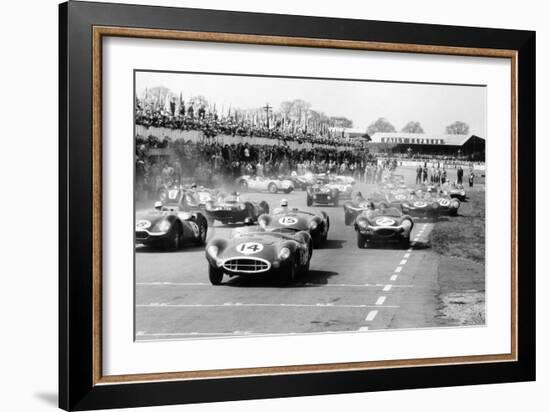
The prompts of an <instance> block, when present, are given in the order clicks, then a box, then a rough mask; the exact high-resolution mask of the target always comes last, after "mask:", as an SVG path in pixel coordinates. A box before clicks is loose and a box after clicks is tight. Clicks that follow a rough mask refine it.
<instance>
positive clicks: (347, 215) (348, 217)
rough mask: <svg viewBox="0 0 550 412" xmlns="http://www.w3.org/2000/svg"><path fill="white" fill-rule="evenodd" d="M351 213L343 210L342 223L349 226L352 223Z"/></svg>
mask: <svg viewBox="0 0 550 412" xmlns="http://www.w3.org/2000/svg"><path fill="white" fill-rule="evenodd" d="M353 220H354V219H353V215H352V214H351V213H348V212H344V223H345V225H346V226H350V225H351V224H352V223H353Z"/></svg>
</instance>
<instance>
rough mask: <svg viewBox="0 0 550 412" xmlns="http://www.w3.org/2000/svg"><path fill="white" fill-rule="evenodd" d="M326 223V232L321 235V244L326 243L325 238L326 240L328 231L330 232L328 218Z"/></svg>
mask: <svg viewBox="0 0 550 412" xmlns="http://www.w3.org/2000/svg"><path fill="white" fill-rule="evenodd" d="M326 222H327V228H326V230H325V231H324V232H325V233H323V234H322V235H321V242H322V243H325V242H326V241H327V238H328V231H329V230H330V220H329V218H328V217H327V218H326Z"/></svg>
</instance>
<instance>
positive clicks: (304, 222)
mask: <svg viewBox="0 0 550 412" xmlns="http://www.w3.org/2000/svg"><path fill="white" fill-rule="evenodd" d="M258 223H259V224H260V226H261V227H262V228H264V229H265V230H267V231H270V230H274V231H283V232H288V233H292V232H301V231H306V232H308V233H309V234H310V235H311V238H312V240H313V245H314V247H316V248H317V247H319V246H320V245H321V244H322V243H324V242H325V241H326V240H327V237H328V231H329V228H330V221H329V217H328V215H327V214H326V213H325V212H323V211H321V212H315V213H314V212H308V211H304V210H299V209H288V210H277V209H275V211H274V212H273V213H271V214H269V215H268V214H263V215H261V216H260V217H259V218H258Z"/></svg>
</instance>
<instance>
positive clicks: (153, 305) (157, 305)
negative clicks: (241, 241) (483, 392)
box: [136, 285, 399, 309]
mask: <svg viewBox="0 0 550 412" xmlns="http://www.w3.org/2000/svg"><path fill="white" fill-rule="evenodd" d="M388 287H389V288H388ZM386 288H388V289H386ZM390 288H391V285H386V286H385V288H384V290H390ZM228 306H237V307H275V308H277V307H279V308H320V307H321V308H335V309H341V308H374V307H384V308H399V306H397V305H385V306H376V305H334V304H332V303H316V304H305V303H229V302H226V303H224V304H172V303H147V304H138V305H136V307H137V308H223V307H228Z"/></svg>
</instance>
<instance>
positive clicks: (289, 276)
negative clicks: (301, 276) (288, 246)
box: [279, 259, 298, 286]
mask: <svg viewBox="0 0 550 412" xmlns="http://www.w3.org/2000/svg"><path fill="white" fill-rule="evenodd" d="M297 271H298V262H297V261H296V259H294V260H293V261H292V263H291V264H290V265H289V266H288V268H287V270H284V269H283V270H281V272H280V273H279V284H280V285H281V286H288V285H290V284H292V282H294V279H295V278H296V273H297Z"/></svg>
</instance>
